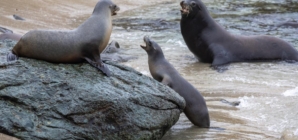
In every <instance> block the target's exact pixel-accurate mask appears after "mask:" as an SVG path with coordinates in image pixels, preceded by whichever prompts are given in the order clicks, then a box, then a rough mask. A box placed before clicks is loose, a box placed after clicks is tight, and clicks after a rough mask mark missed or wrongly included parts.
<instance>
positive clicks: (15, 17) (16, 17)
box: [12, 15, 25, 20]
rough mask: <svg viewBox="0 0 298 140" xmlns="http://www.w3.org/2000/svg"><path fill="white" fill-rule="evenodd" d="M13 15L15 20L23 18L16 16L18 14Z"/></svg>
mask: <svg viewBox="0 0 298 140" xmlns="http://www.w3.org/2000/svg"><path fill="white" fill-rule="evenodd" d="M12 16H13V18H14V19H15V20H25V19H24V18H22V17H20V16H18V15H12Z"/></svg>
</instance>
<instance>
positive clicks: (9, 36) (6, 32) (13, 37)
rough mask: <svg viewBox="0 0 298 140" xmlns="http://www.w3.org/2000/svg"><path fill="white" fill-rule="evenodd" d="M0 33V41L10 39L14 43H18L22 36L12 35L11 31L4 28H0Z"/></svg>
mask: <svg viewBox="0 0 298 140" xmlns="http://www.w3.org/2000/svg"><path fill="white" fill-rule="evenodd" d="M0 32H2V33H3V34H0V40H6V39H10V40H14V41H19V40H20V38H21V37H22V35H19V34H15V33H13V31H12V30H9V29H6V28H4V27H0Z"/></svg>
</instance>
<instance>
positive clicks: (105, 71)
mask: <svg viewBox="0 0 298 140" xmlns="http://www.w3.org/2000/svg"><path fill="white" fill-rule="evenodd" d="M85 60H86V61H87V62H88V63H90V64H91V65H92V66H93V67H95V68H97V69H98V70H100V71H102V73H103V74H105V75H106V76H108V77H110V76H111V72H110V70H109V69H108V67H107V66H105V65H104V64H103V62H102V61H101V60H100V59H99V60H98V61H97V62H95V61H92V60H91V59H89V58H87V57H85Z"/></svg>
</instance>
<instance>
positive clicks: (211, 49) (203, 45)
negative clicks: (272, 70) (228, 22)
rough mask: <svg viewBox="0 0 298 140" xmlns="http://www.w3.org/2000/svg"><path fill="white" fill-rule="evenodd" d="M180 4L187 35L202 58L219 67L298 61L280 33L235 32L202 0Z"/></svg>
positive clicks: (188, 43) (190, 45)
mask: <svg viewBox="0 0 298 140" xmlns="http://www.w3.org/2000/svg"><path fill="white" fill-rule="evenodd" d="M180 5H181V7H182V9H181V16H182V18H181V21H180V27H181V33H182V36H183V39H184V41H185V43H186V45H187V47H188V48H189V50H190V51H191V52H192V53H193V54H194V55H195V56H196V57H197V58H198V59H199V60H200V61H201V62H205V63H211V64H212V65H211V66H215V67H216V66H218V65H223V64H228V63H231V62H248V61H265V60H285V61H289V62H293V61H298V51H297V50H296V49H295V48H294V47H292V46H291V45H290V44H289V43H287V42H285V41H283V40H281V39H278V38H276V37H271V36H265V35H262V36H241V35H231V34H230V33H229V32H227V31H226V30H225V29H224V28H223V27H222V26H220V25H219V24H217V23H216V22H215V21H214V20H213V19H212V17H211V16H210V15H209V13H208V11H207V8H206V7H205V5H204V4H203V2H202V1H201V0H183V1H182V2H181V3H180Z"/></svg>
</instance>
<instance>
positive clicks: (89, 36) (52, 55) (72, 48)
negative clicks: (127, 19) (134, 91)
mask: <svg viewBox="0 0 298 140" xmlns="http://www.w3.org/2000/svg"><path fill="white" fill-rule="evenodd" d="M112 6H114V7H112ZM113 8H116V7H115V5H114V4H113V3H112V2H111V1H110V0H101V1H99V2H98V3H97V5H96V6H95V8H94V11H93V14H92V15H91V16H90V17H89V18H88V19H87V20H86V21H85V22H84V23H83V24H81V25H80V26H79V27H78V28H77V29H74V30H70V31H47V30H32V31H29V32H28V33H26V34H25V35H24V36H23V37H22V38H21V40H20V41H19V42H18V43H17V44H16V45H15V46H14V48H13V50H12V53H13V54H14V55H16V56H20V57H28V58H34V59H39V60H45V61H48V62H54V63H78V62H82V61H85V60H86V61H87V62H89V63H90V64H91V65H92V66H94V67H96V68H98V69H100V70H102V71H103V72H104V73H105V74H106V75H109V71H108V69H107V68H106V67H105V66H104V65H103V63H102V62H101V59H100V53H101V52H102V51H103V50H104V49H105V47H106V46H107V44H108V41H109V39H110V35H111V32H112V17H111V16H112V15H113V14H114V13H113V10H115V9H113ZM117 8H118V7H117ZM111 9H112V10H111ZM8 59H9V60H15V59H14V58H13V55H12V54H10V55H9V56H8Z"/></svg>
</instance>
